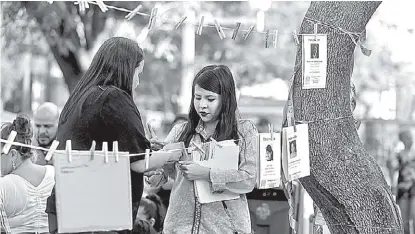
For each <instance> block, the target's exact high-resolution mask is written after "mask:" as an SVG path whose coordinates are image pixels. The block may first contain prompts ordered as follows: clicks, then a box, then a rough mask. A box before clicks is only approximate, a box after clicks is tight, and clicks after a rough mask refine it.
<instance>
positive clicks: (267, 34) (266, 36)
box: [265, 29, 269, 48]
mask: <svg viewBox="0 0 415 234" xmlns="http://www.w3.org/2000/svg"><path fill="white" fill-rule="evenodd" d="M268 38H269V29H267V31H266V32H265V48H269V46H268Z"/></svg>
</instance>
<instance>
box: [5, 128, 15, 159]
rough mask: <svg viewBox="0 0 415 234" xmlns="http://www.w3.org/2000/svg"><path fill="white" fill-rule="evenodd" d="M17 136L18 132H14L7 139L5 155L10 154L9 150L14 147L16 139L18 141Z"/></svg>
mask: <svg viewBox="0 0 415 234" xmlns="http://www.w3.org/2000/svg"><path fill="white" fill-rule="evenodd" d="M16 136H17V132H16V131H12V132H11V133H10V135H9V137H8V138H7V143H6V145H5V146H4V147H3V154H8V153H9V150H10V148H11V147H12V145H13V141H14V139H16Z"/></svg>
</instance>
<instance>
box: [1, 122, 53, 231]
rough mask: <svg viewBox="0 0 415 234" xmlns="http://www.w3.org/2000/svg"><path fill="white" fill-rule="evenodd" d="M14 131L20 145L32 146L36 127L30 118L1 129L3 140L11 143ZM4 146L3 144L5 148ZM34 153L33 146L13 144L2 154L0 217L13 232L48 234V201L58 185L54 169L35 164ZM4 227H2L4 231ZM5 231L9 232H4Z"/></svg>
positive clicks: (2, 144)
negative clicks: (1, 209)
mask: <svg viewBox="0 0 415 234" xmlns="http://www.w3.org/2000/svg"><path fill="white" fill-rule="evenodd" d="M12 131H16V132H17V135H16V138H15V140H14V142H16V143H21V144H26V145H31V144H32V137H33V127H32V124H31V122H30V119H29V117H27V116H25V115H18V116H17V117H16V119H15V120H14V121H13V123H5V124H3V125H2V127H1V139H3V140H7V138H8V136H9V135H10V133H11V132H12ZM3 147H4V143H1V149H3ZM33 154H34V152H33V150H32V149H31V148H29V147H24V146H15V145H12V146H11V148H10V150H9V152H8V153H7V154H4V153H3V152H2V153H1V174H2V175H4V177H1V178H0V204H1V205H3V207H2V208H3V212H4V213H2V215H1V216H3V217H0V221H1V218H3V219H4V220H6V222H7V223H8V226H9V227H10V231H11V233H48V232H49V228H48V216H47V214H46V213H45V212H44V210H45V208H46V200H47V198H48V197H49V195H50V193H51V192H52V189H53V186H54V185H55V170H54V167H53V166H48V165H46V166H41V165H36V164H35V163H33V162H32V158H33V157H34V155H33ZM1 228H2V227H1V226H0V229H1ZM4 231H5V230H4Z"/></svg>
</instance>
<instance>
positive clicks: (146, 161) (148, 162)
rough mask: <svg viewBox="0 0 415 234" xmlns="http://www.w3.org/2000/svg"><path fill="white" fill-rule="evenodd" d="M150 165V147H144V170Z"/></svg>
mask: <svg viewBox="0 0 415 234" xmlns="http://www.w3.org/2000/svg"><path fill="white" fill-rule="evenodd" d="M149 165H150V149H146V156H145V170H144V171H147V170H148V167H149Z"/></svg>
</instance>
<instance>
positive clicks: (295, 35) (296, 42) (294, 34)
mask: <svg viewBox="0 0 415 234" xmlns="http://www.w3.org/2000/svg"><path fill="white" fill-rule="evenodd" d="M293 37H294V41H295V44H297V45H299V44H300V41H299V40H298V35H297V31H296V30H293Z"/></svg>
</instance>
